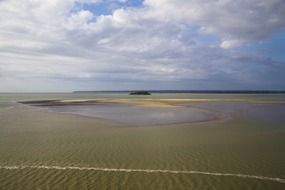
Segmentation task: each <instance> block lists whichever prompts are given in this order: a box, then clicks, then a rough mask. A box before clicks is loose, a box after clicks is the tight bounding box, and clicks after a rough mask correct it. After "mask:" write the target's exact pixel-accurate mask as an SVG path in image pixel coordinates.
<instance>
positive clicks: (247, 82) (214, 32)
mask: <svg viewBox="0 0 285 190" xmlns="http://www.w3.org/2000/svg"><path fill="white" fill-rule="evenodd" d="M284 10H285V1H284V0H270V1H269V0H234V1H233V0H46V1H43V0H0V92H61V91H62V92H68V91H75V90H151V89H152V90H285V11H284Z"/></svg>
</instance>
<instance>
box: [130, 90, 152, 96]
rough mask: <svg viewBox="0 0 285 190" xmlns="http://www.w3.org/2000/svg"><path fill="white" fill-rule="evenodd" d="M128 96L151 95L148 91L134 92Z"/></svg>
mask: <svg viewBox="0 0 285 190" xmlns="http://www.w3.org/2000/svg"><path fill="white" fill-rule="evenodd" d="M130 95H151V94H150V92H148V91H135V92H130Z"/></svg>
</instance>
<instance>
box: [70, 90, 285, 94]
mask: <svg viewBox="0 0 285 190" xmlns="http://www.w3.org/2000/svg"><path fill="white" fill-rule="evenodd" d="M131 92H133V91H131V90H125V91H74V92H73V93H131ZM147 92H150V93H193V94H285V90H147Z"/></svg>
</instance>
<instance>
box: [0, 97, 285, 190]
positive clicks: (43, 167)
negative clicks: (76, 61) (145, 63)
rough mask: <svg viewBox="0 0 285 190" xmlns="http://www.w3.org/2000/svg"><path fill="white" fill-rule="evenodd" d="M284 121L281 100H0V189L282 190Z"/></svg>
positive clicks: (284, 103)
mask: <svg viewBox="0 0 285 190" xmlns="http://www.w3.org/2000/svg"><path fill="white" fill-rule="evenodd" d="M43 100H45V101H46V100H48V101H47V102H43ZM34 101H37V102H36V103H35V102H34ZM19 102H28V104H22V103H19ZM33 102H34V103H33ZM50 102H52V104H49V103H50ZM78 102H79V103H78ZM284 118H285V95H282V94H279V95H270V94H266V95H262V94H259V95H246V94H244V95H243V94H238V95H234V94H153V95H152V96H151V97H147V98H145V97H141V96H128V95H127V94H122V93H119V94H99V93H94V94H72V93H66V94H0V189H11V190H12V189H13V190H14V189H154V190H157V189H198V190H199V189H221V190H223V189H225V190H227V189H233V190H235V189H237V190H240V189H270V190H271V189H274V190H275V189H277V190H278V189H284V188H285V161H284V160H285V119H284Z"/></svg>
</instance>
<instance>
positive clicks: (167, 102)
mask: <svg viewBox="0 0 285 190" xmlns="http://www.w3.org/2000/svg"><path fill="white" fill-rule="evenodd" d="M202 102H244V103H256V104H285V100H256V99H255V100H253V99H213V98H209V99H71V100H36V101H21V102H19V103H23V104H29V105H37V106H61V105H96V104H115V103H117V104H128V105H139V106H155V107H169V106H170V107H173V106H179V105H181V104H189V103H190V104H191V103H202Z"/></svg>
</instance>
